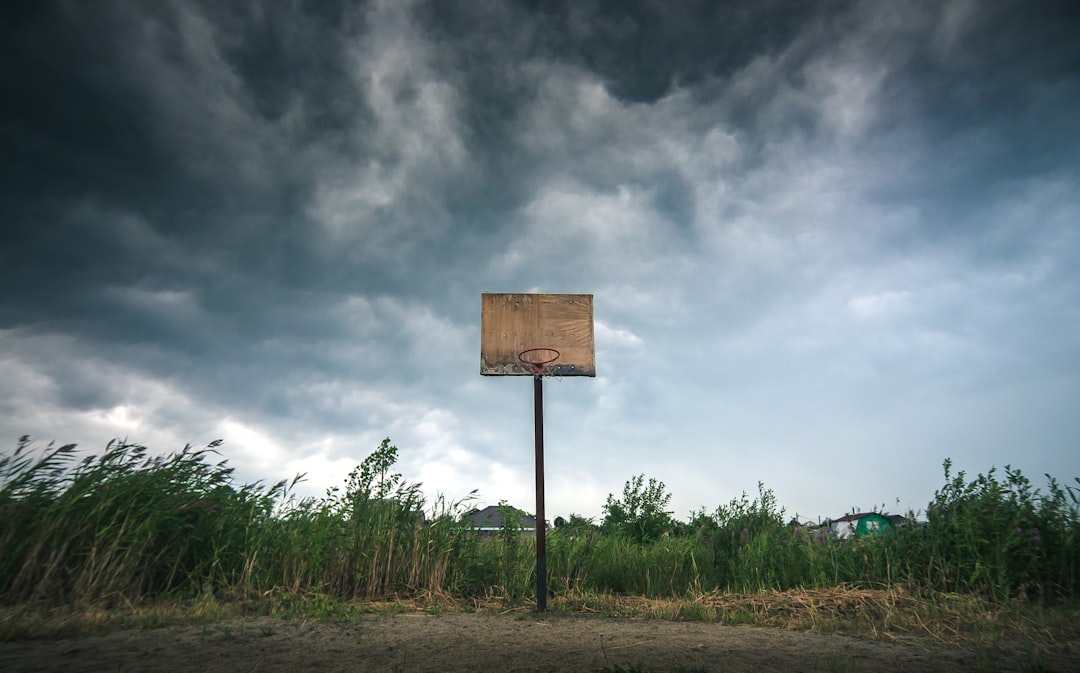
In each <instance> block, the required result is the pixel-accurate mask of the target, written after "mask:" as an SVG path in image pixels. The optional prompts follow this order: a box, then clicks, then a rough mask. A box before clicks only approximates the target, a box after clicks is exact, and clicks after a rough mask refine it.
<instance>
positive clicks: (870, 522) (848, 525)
mask: <svg viewBox="0 0 1080 673" xmlns="http://www.w3.org/2000/svg"><path fill="white" fill-rule="evenodd" d="M903 522H904V517H902V516H900V515H898V514H894V515H888V514H879V513H877V512H863V513H862V514H846V515H844V516H842V517H840V518H839V519H826V520H825V523H823V524H822V526H821V527H822V529H823V530H826V531H827V532H828V533H829V534H830V535H832V536H833V537H837V538H840V539H841V540H843V539H846V538H849V537H864V536H866V535H877V534H879V533H883V532H885V531H895V530H896V527H897V525H900V524H903Z"/></svg>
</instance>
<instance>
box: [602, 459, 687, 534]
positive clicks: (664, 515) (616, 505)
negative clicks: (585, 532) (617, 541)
mask: <svg viewBox="0 0 1080 673" xmlns="http://www.w3.org/2000/svg"><path fill="white" fill-rule="evenodd" d="M669 502H671V494H670V493H668V492H667V491H666V490H665V486H664V482H662V481H657V480H656V479H653V478H650V479H649V482H648V484H646V483H645V475H644V474H639V475H637V476H635V477H632V478H631V479H630V480H629V481H627V482H626V485H625V486H623V497H622V499H621V500H618V499H616V498H615V496H614V495H612V494H608V498H607V504H605V505H604V523H603V528H604V529H605V530H606V531H608V532H611V533H614V534H616V535H620V536H622V537H625V538H626V539H628V540H632V541H634V542H638V543H648V542H653V541H655V540H658V539H660V538H661V537H662V536H663V535H664V534H665V533H668V532H670V531H671V528H672V525H673V523H674V522H673V519H672V518H671V512H669V511H667V510H666V509H665V508H666V507H667V506H668V503H669Z"/></svg>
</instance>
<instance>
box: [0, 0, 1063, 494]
mask: <svg viewBox="0 0 1080 673" xmlns="http://www.w3.org/2000/svg"><path fill="white" fill-rule="evenodd" d="M2 21H3V23H2V29H0V30H2V34H0V38H2V39H0V45H2V46H0V50H2V51H0V56H2V58H0V84H2V85H3V87H4V90H5V92H8V93H9V95H7V96H6V97H5V102H3V103H2V104H0V105H2V106H3V107H2V108H0V111H2V113H0V124H2V125H0V132H2V133H3V139H4V146H5V153H4V156H3V160H2V162H0V183H2V185H3V189H2V191H0V206H2V208H3V215H4V225H3V226H4V229H3V232H2V234H0V236H2V237H0V269H2V270H0V281H2V282H0V340H2V341H0V343H2V344H3V345H4V351H0V371H2V372H3V373H4V375H5V376H7V377H8V380H7V382H6V385H7V386H8V388H6V391H8V392H9V394H8V396H7V397H6V398H5V399H4V401H3V403H2V404H0V410H2V415H3V420H4V423H5V425H4V427H5V428H7V427H9V426H10V427H12V428H15V427H16V426H23V425H30V426H32V427H35V428H46V429H48V428H53V427H57V428H63V429H65V430H66V429H69V428H70V429H71V430H72V431H73V432H74V431H76V430H77V431H79V432H86V433H107V432H115V433H117V434H120V431H121V430H122V431H123V432H128V431H130V432H142V433H146V434H150V435H151V436H152V437H153V436H155V435H153V432H154V431H155V430H162V431H164V430H166V429H167V430H169V431H170V432H171V433H172V434H169V433H166V432H163V433H161V436H165V437H169V438H175V437H180V438H182V439H183V440H184V441H187V440H189V439H194V438H192V437H191V434H199V433H201V432H218V431H222V432H228V433H232V434H231V435H230V436H231V437H232V439H231V440H230V441H235V442H236V443H238V444H239V445H240V446H239V447H238V448H239V450H240V451H241V452H244V451H247V452H249V453H250V455H249V454H244V453H242V455H246V456H248V458H250V460H251V461H255V462H254V463H253V464H259V465H266V466H271V465H272V466H273V469H284V468H283V467H282V465H284V464H289V465H290V466H291V465H293V463H294V462H295V463H296V464H297V465H302V464H303V459H310V458H312V456H313V455H316V456H321V458H322V459H323V460H324V461H325V462H326V465H324V466H323V468H321V469H324V470H325V471H327V472H329V471H330V470H331V467H333V468H334V469H337V468H338V467H340V465H338V463H337V462H335V461H340V462H347V461H348V460H351V459H353V458H355V455H356V452H357V443H360V444H361V445H362V446H363V447H364V448H370V447H367V446H366V443H368V442H370V443H372V445H374V443H377V441H378V440H379V439H381V438H382V437H383V436H385V435H386V434H392V435H393V436H395V437H397V436H398V434H399V433H400V434H401V436H403V437H404V438H406V439H407V440H409V441H411V442H412V443H413V444H414V446H416V447H418V450H419V452H420V458H417V459H416V463H415V465H417V466H420V467H423V469H426V470H429V475H428V476H429V477H430V476H431V475H434V474H437V473H439V470H442V471H444V472H445V473H446V474H449V475H454V476H453V478H454V479H457V480H459V481H468V480H469V479H472V478H480V477H481V476H483V478H484V479H486V480H488V483H495V481H497V479H495V477H493V476H492V475H496V476H497V477H498V479H504V480H506V481H507V482H508V483H516V481H517V479H516V477H515V475H514V472H513V470H511V469H510V468H508V467H506V466H507V465H508V464H510V463H511V462H512V460H514V458H513V456H514V453H515V451H516V450H517V448H518V447H517V444H515V443H514V442H513V441H508V440H507V437H508V436H510V434H511V428H512V427H513V424H512V422H511V421H510V420H508V418H509V415H508V414H507V413H505V410H504V409H503V408H502V407H500V406H499V404H496V401H497V402H499V403H506V404H513V403H516V402H515V400H516V398H514V397H513V396H512V395H510V394H506V395H504V394H503V393H504V392H505V391H507V390H511V389H512V388H511V386H510V384H511V383H513V382H507V381H488V380H485V381H482V382H479V383H478V382H476V381H475V380H474V379H475V378H477V377H476V373H475V369H476V350H477V347H476V344H475V343H474V342H475V341H476V339H475V331H476V327H477V326H476V324H475V323H476V318H477V316H476V313H477V308H478V307H477V295H478V294H479V293H480V292H482V291H503V290H507V291H518V290H522V291H524V290H537V291H568V292H580V291H591V292H595V293H596V294H597V297H598V299H597V307H598V308H597V318H598V325H597V334H598V339H597V343H598V350H599V354H600V356H601V358H600V359H601V360H602V361H603V363H604V365H603V369H602V371H603V372H604V373H603V375H602V376H601V378H600V379H598V380H597V381H595V382H594V383H595V386H594V387H593V388H587V389H585V388H581V387H579V386H577V385H573V386H570V385H568V386H564V388H563V389H562V390H560V393H561V396H560V397H556V398H555V399H553V401H552V405H554V406H553V410H555V411H558V412H559V413H560V414H561V415H562V416H565V417H573V418H575V419H579V420H580V419H585V420H586V421H587V422H588V423H587V425H588V427H587V428H586V429H581V430H578V432H580V433H581V434H582V437H581V438H578V441H581V442H585V443H590V444H595V445H596V446H597V447H600V448H598V449H597V451H596V453H597V454H598V457H596V458H595V460H601V461H608V463H604V468H603V469H594V470H593V471H592V473H593V474H600V473H604V474H607V473H610V472H611V470H612V468H613V467H615V465H613V464H612V463H614V462H615V460H614V459H613V458H611V457H610V456H608V454H609V453H610V451H607V450H606V449H604V448H603V447H608V448H609V449H610V447H613V446H618V447H619V452H620V455H622V453H623V451H625V453H626V455H631V456H634V457H635V461H640V462H635V463H634V465H640V467H638V468H636V469H635V470H634V471H640V470H641V469H646V467H648V466H649V465H653V464H658V463H661V462H662V460H661V458H657V457H656V456H655V453H656V452H655V447H656V446H658V445H661V444H663V443H664V442H665V441H668V439H667V438H668V437H669V436H670V434H671V433H672V432H673V430H672V428H673V427H678V428H679V429H680V432H686V433H687V435H686V439H685V444H686V446H687V447H696V448H695V449H689V448H688V451H689V452H690V457H688V458H687V459H686V460H687V461H688V462H693V461H694V460H695V458H694V457H693V456H695V455H698V454H697V453H695V451H697V450H701V451H705V452H706V453H707V454H708V455H711V452H712V451H714V450H728V451H730V450H732V449H731V448H730V447H731V446H733V445H734V443H743V444H744V445H745V446H746V447H751V450H752V451H753V450H755V448H754V447H756V450H757V453H760V454H761V455H765V454H766V453H767V450H768V449H770V447H772V448H775V447H787V448H790V449H791V450H792V451H800V452H801V451H806V452H810V451H812V450H818V451H821V452H823V454H824V455H825V458H827V457H828V455H831V454H829V452H830V451H834V452H837V453H839V452H842V448H830V447H831V446H837V447H842V446H849V447H850V446H851V445H852V444H855V443H857V442H859V441H861V440H860V437H862V436H863V435H860V433H868V434H872V431H873V427H872V426H873V422H874V419H879V420H880V419H883V418H884V419H886V420H888V418H889V416H888V414H885V413H884V412H883V411H881V410H882V409H886V410H890V411H891V412H894V413H896V414H897V415H898V417H899V416H903V417H904V418H912V419H914V420H913V421H912V424H913V425H915V424H917V423H918V422H921V423H923V425H922V426H921V427H922V428H923V429H922V432H923V433H924V434H923V435H922V436H924V437H929V436H933V434H934V431H935V430H936V429H938V427H939V426H940V425H941V424H942V423H943V421H940V419H937V418H936V417H935V418H934V419H931V420H927V419H930V417H931V414H928V413H927V414H925V415H922V416H920V415H919V413H917V412H916V411H912V409H916V410H919V409H922V407H921V406H920V405H927V406H932V405H933V404H934V403H935V402H936V401H937V400H939V399H947V398H948V397H949V395H952V394H956V395H966V394H969V393H970V391H971V390H974V389H981V388H982V387H985V388H988V389H993V390H996V391H998V392H997V393H995V394H998V395H1000V396H1001V399H1002V400H1004V399H1006V398H1007V395H1006V394H1005V393H1003V392H1000V390H1001V389H1002V388H995V386H1006V384H1004V383H1002V381H1004V380H1006V379H1003V378H1001V377H1002V376H1003V375H1004V374H1007V375H1008V377H1011V378H1008V379H1007V380H1008V381H1010V382H1015V381H1018V380H1020V379H1022V378H1023V377H1024V376H1025V375H1026V376H1028V377H1029V378H1030V377H1031V376H1034V375H1032V374H1031V372H1042V373H1045V372H1053V371H1055V368H1057V370H1058V371H1060V368H1061V366H1062V365H1061V363H1065V362H1070V361H1072V360H1075V356H1076V355H1077V354H1078V353H1077V349H1078V345H1077V342H1076V338H1075V330H1072V329H1069V327H1068V325H1069V321H1070V320H1073V319H1074V318H1076V309H1075V307H1076V306H1080V285H1078V281H1077V277H1076V274H1075V273H1074V271H1073V268H1074V267H1075V265H1074V264H1071V263H1070V262H1071V261H1074V260H1075V258H1076V256H1077V254H1078V249H1080V241H1078V240H1077V237H1076V234H1074V233H1072V232H1073V231H1075V227H1074V226H1073V222H1074V220H1075V217H1076V215H1077V206H1076V197H1075V190H1074V189H1073V188H1074V187H1075V185H1076V183H1077V179H1078V176H1077V166H1078V165H1080V124H1078V122H1077V116H1076V114H1075V112H1076V110H1077V109H1078V101H1080V84H1078V78H1077V73H1078V72H1080V61H1078V54H1080V48H1078V47H1077V41H1076V40H1074V39H1072V35H1073V33H1074V32H1075V27H1076V25H1077V21H1076V16H1075V10H1073V9H1072V7H1071V5H1070V4H1069V3H1064V2H1058V3H1042V4H1040V5H1038V7H1037V8H1034V9H1033V8H1032V6H1031V5H1029V4H1026V3H1020V2H994V3H989V2H987V3H978V2H975V3H968V2H940V3H939V2H925V3H923V2H919V3H902V4H886V3H877V2H854V1H853V2H830V3H806V2H758V3H735V2H685V3H677V4H675V5H671V4H670V3H668V4H663V3H658V2H644V1H643V2H625V3H624V2H598V1H597V2H593V1H588V0H586V1H582V2H555V3H549V2H497V3H492V2H460V3H444V2H411V3H410V2H355V3H354V2H323V3H316V2H301V1H293V2H266V3H239V2H211V1H210V0H206V1H201V2H200V1H190V2H185V1H176V2H169V3H141V2H134V1H131V2H124V1H119V0H114V1H103V2H95V3H81V2H60V1H57V2H38V3H21V4H19V5H18V6H16V7H15V8H14V9H11V10H10V11H7V12H6V13H5V16H4V17H3V19H2ZM988 297H992V299H987V298H988ZM1048 316H1053V318H1048ZM1047 325H1052V328H1051V329H1047ZM5 351H6V352H5ZM1070 359H1071V360H1070ZM1066 371H1068V370H1067V369H1066ZM1002 373H1004V374H1002ZM504 384H506V385H504ZM1008 385H1013V383H1010V384H1008ZM1016 385H1018V384H1016ZM513 389H515V390H516V388H513ZM493 390H494V391H497V392H495V393H493V392H492V391H493ZM585 391H588V392H585ZM922 391H928V392H926V394H925V395H923V392H922ZM868 400H873V401H874V402H875V403H877V406H875V404H871V403H870V402H869V401H868ZM924 400H931V402H925V401H924ZM971 404H972V408H975V406H977V405H975V403H971ZM853 409H857V410H858V412H859V414H860V419H859V420H857V421H852V426H853V429H850V430H848V431H846V433H844V432H839V431H833V432H834V433H835V434H830V433H829V432H826V431H825V430H823V429H822V428H824V427H825V426H826V425H830V423H831V424H832V425H836V424H838V423H837V422H836V419H837V418H840V419H844V417H845V410H846V413H848V414H851V413H853V412H852V411H851V410H853ZM1037 413H1049V412H1048V411H1045V407H1044V408H1043V411H1041V412H1030V413H1029V417H1030V418H1034V415H1037ZM778 414H786V418H788V419H789V421H790V423H789V425H790V426H791V427H795V428H796V429H795V430H790V429H786V428H778V425H784V424H778V423H776V422H775V416H776V415H778ZM875 414H876V415H875ZM819 416H820V417H821V418H823V419H827V420H822V421H817V420H815V419H817V418H818V417H819ZM995 417H998V416H997V415H995ZM72 419H74V420H72ZM864 419H865V420H864ZM719 420H722V422H723V424H724V425H725V428H724V432H725V433H726V435H725V436H726V437H727V439H725V438H724V437H719V438H718V436H717V430H716V427H715V424H716V423H717V422H718V421H719ZM728 426H730V428H729V427H728ZM799 428H803V429H805V430H806V432H804V433H803V434H802V435H800V434H799ZM129 429H130V430H129ZM25 431H26V429H24V428H23V427H18V429H16V430H13V432H16V433H21V432H25ZM46 431H49V432H56V431H55V430H46ZM553 432H556V433H557V432H558V430H557V429H555V430H553ZM944 432H945V431H943V433H944ZM956 432H958V431H956ZM785 433H794V435H792V434H785ZM815 433H818V434H815ZM1063 434H1068V429H1066V431H1065V432H1064V433H1063ZM214 438H215V437H213V436H209V437H206V440H207V441H209V440H210V439H214ZM57 439H59V440H60V441H73V440H74V441H86V440H82V439H80V438H77V437H64V436H61V437H57ZM89 441H101V438H98V437H94V438H93V439H91V440H89ZM147 441H149V438H147ZM680 441H682V440H680ZM896 441H901V440H896ZM714 443H717V444H718V445H719V446H720V447H722V449H715V447H714ZM293 444H296V445H297V446H300V447H302V448H295V449H287V448H285V447H290V446H292V445H293ZM555 445H557V444H555ZM255 446H265V447H269V448H268V449H267V450H266V451H265V452H264V453H265V455H267V456H271V458H262V459H260V460H262V461H264V462H262V463H260V462H258V461H257V460H256V459H255V458H252V457H251V456H252V455H255V454H256V453H258V451H256V449H254V448H250V447H255ZM808 446H809V447H811V448H807V447H808ZM650 447H651V448H650ZM162 448H166V447H162ZM776 450H780V449H776ZM785 450H786V449H785ZM605 451H606V452H605ZM604 456H608V457H604ZM478 457H479V458H478ZM938 457H939V456H934V460H936V459H937V458H938ZM590 460H592V459H590ZM649 461H656V462H654V463H650V462H649ZM678 464H679V461H678V460H676V459H673V460H672V461H671V464H670V466H669V465H664V467H665V468H668V467H670V469H679V468H678ZM327 465H329V466H330V467H327ZM424 466H427V467H424ZM593 467H594V468H595V464H594V465H593ZM977 467H980V468H981V467H982V466H977ZM579 471H580V472H583V473H584V472H588V471H589V470H587V469H585V468H584V467H583V468H582V469H581V470H579ZM256 476H266V475H265V474H260V475H256ZM623 476H629V475H619V477H620V478H621V477H623ZM582 478H583V479H584V478H586V477H582ZM757 478H760V475H758V476H756V477H754V478H753V479H751V480H750V482H749V483H750V485H751V486H752V485H753V482H754V481H755V480H756V479H757ZM493 480H494V481H493ZM526 481H527V480H526ZM553 483H556V481H553ZM618 485H619V484H615V485H614V486H615V487H617V486H618ZM465 486H467V488H471V487H472V486H473V484H466V485H465ZM586 486H588V484H586ZM743 486H745V484H743ZM591 487H592V488H594V489H610V488H611V487H608V486H607V485H596V484H595V483H593V485H592V486H591ZM467 488H463V490H467ZM601 496H602V493H601ZM601 500H602V498H601ZM691 504H699V503H691Z"/></svg>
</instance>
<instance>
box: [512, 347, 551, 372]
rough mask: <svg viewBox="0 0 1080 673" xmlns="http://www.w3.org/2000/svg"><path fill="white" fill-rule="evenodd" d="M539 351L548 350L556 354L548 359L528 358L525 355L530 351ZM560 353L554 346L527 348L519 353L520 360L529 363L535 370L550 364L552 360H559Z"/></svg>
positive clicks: (537, 370)
mask: <svg viewBox="0 0 1080 673" xmlns="http://www.w3.org/2000/svg"><path fill="white" fill-rule="evenodd" d="M537 351H547V352H548V353H554V354H555V356H554V357H551V358H548V359H547V360H527V359H526V358H525V356H527V355H528V354H529V353H536V352H537ZM560 355H561V353H559V351H557V350H555V349H554V348H545V347H540V348H526V349H525V350H523V351H521V352H520V353H518V360H521V361H522V362H524V363H525V364H527V365H531V366H532V368H533V371H534V372H539V371H540V370H541V369H542V368H543V366H544V365H549V364H551V363H552V362H555V361H556V360H558V359H559V356H560Z"/></svg>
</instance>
